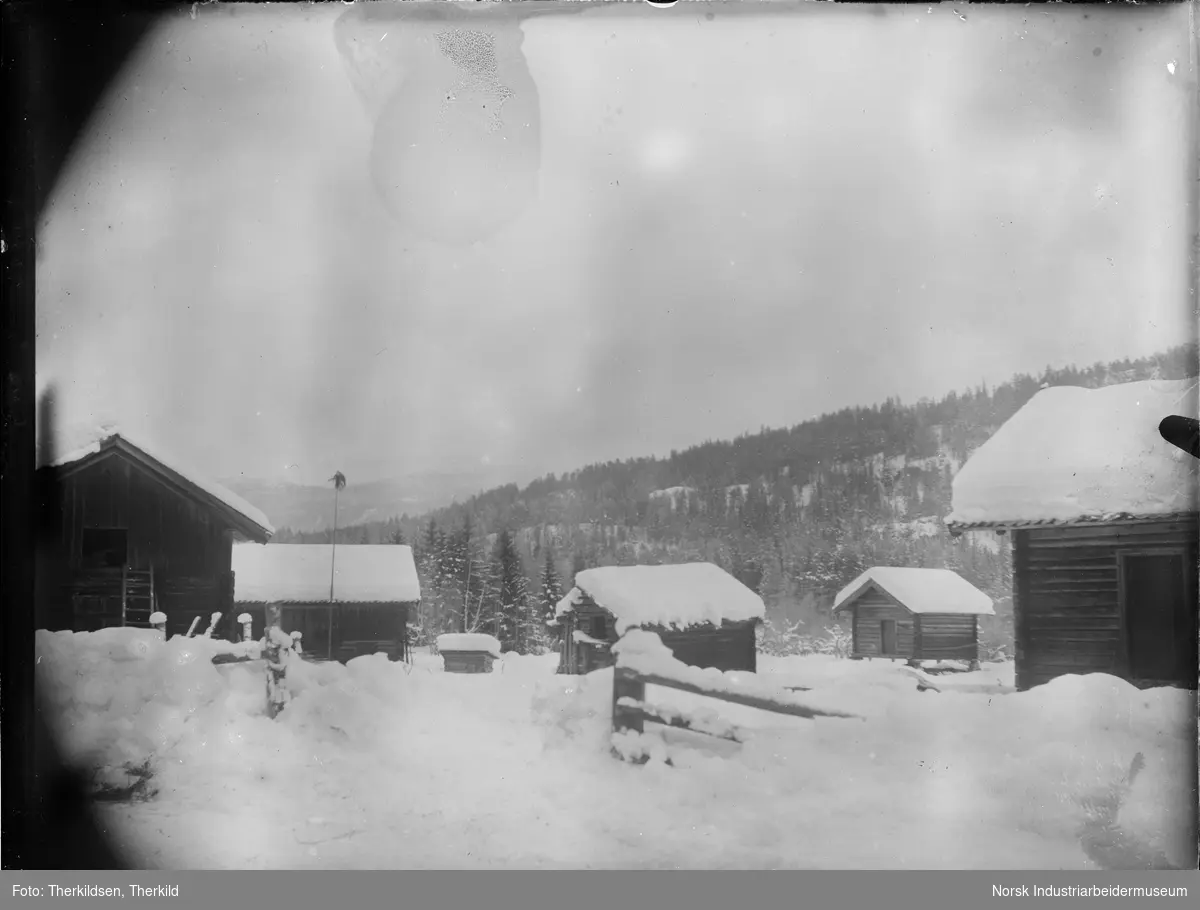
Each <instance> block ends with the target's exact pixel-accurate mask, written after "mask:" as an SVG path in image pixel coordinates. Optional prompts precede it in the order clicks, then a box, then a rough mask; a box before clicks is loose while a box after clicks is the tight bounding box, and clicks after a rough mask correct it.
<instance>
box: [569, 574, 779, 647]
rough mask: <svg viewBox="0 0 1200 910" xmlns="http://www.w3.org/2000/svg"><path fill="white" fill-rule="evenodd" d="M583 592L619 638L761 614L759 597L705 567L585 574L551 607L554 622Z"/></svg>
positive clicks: (740, 584)
mask: <svg viewBox="0 0 1200 910" xmlns="http://www.w3.org/2000/svg"><path fill="white" fill-rule="evenodd" d="M582 592H586V593H587V594H588V596H589V597H591V598H592V600H594V601H595V602H596V603H597V604H599V605H600V606H602V607H603V608H604V609H606V610H607V611H608V612H609V613H611V614H612V615H613V617H614V618H615V619H616V626H617V633H618V634H623V633H624V632H625V630H626V629H631V628H635V627H638V626H662V627H670V626H677V627H679V628H683V627H685V626H691V625H702V624H704V623H712V624H713V625H718V626H719V625H720V624H721V622H722V621H723V620H729V621H730V622H744V621H746V620H749V619H762V618H763V617H764V616H765V615H766V607H765V605H764V604H763V600H762V598H761V597H759V596H758V595H757V594H755V593H754V592H753V591H751V590H750V589H749V588H748V587H746V586H745V585H744V584H742V583H741V582H740V581H738V580H737V579H736V578H734V577H733V576H732V575H730V574H729V573H728V572H726V571H725V570H724V569H722V568H721V567H720V566H715V565H713V564H712V563H708V562H689V563H680V564H676V565H665V566H602V567H599V568H594V569H584V570H583V571H582V572H579V573H577V574H576V576H575V587H574V588H572V589H571V590H570V591H568V592H567V595H566V597H564V598H563V599H562V600H560V601H559V602H558V605H557V606H556V607H555V610H554V616H555V619H557V618H558V617H560V616H562V615H563V614H564V613H566V612H568V611H570V610H573V609H574V608H575V605H576V604H578V603H579V598H580V596H581V593H582Z"/></svg>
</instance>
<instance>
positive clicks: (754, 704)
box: [622, 668, 856, 719]
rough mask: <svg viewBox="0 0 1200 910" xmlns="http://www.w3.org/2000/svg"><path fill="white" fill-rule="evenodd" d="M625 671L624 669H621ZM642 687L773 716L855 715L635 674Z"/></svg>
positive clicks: (665, 677) (656, 676)
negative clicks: (758, 711) (666, 689)
mask: <svg viewBox="0 0 1200 910" xmlns="http://www.w3.org/2000/svg"><path fill="white" fill-rule="evenodd" d="M622 669H626V668H622ZM634 675H635V676H636V677H637V679H639V680H640V681H641V682H642V683H643V684H644V685H650V686H665V687H666V688H668V689H678V690H679V691H680V692H690V693H692V694H693V695H704V696H707V697H708V698H715V699H718V700H720V701H727V702H730V703H731V704H735V705H745V706H746V707H748V708H760V709H762V710H763V711H770V712H772V713H773V714H787V715H789V716H791V717H803V718H809V719H811V718H815V717H854V716H856V715H853V714H846V713H844V712H842V711H826V710H823V709H821V708H810V707H808V706H807V705H787V704H780V703H779V702H777V701H773V700H771V699H770V698H765V697H763V696H759V695H751V694H749V693H742V692H728V691H724V690H720V689H709V688H706V687H705V686H698V685H695V684H694V683H689V682H683V681H682V680H678V679H671V678H670V677H668V676H659V675H658V674H657V673H635V674H634Z"/></svg>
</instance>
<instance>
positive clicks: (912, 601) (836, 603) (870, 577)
mask: <svg viewBox="0 0 1200 910" xmlns="http://www.w3.org/2000/svg"><path fill="white" fill-rule="evenodd" d="M869 590H879V591H882V592H883V593H884V594H885V595H886V596H888V597H890V598H891V599H892V600H895V601H897V602H899V603H900V605H901V606H903V607H904V608H905V609H907V610H908V611H909V612H910V613H920V614H930V613H957V614H967V615H975V616H991V615H993V614H994V613H995V610H994V608H993V605H992V599H991V598H990V597H988V596H987V595H986V594H984V593H983V592H982V591H980V590H979V589H978V588H977V587H975V586H974V585H973V584H971V583H970V582H969V581H967V580H966V579H965V578H963V577H962V576H961V575H959V574H958V573H957V572H952V571H950V570H949V569H918V568H912V567H908V566H875V567H874V568H871V569H867V571H865V572H863V573H862V574H861V575H860V576H858V578H856V579H854V581H852V582H850V584H848V585H846V587H844V588H842V590H840V591H839V592H838V594H837V597H835V598H834V599H833V609H834V610H843V609H846V608H848V607H850V606H852V605H853V604H854V602H855V601H856V600H858V598H859V596H860V595H862V594H864V593H866V592H867V591H869Z"/></svg>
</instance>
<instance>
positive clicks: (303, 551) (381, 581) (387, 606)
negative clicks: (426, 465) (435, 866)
mask: <svg viewBox="0 0 1200 910" xmlns="http://www.w3.org/2000/svg"><path fill="white" fill-rule="evenodd" d="M233 572H234V601H235V605H236V607H237V610H238V611H239V613H240V612H243V611H244V612H245V613H248V614H249V615H250V617H251V635H252V636H253V637H254V638H256V639H257V638H259V637H261V636H262V634H263V624H264V621H265V612H266V605H267V604H268V603H275V604H279V606H280V614H281V615H280V619H281V627H282V629H283V631H285V632H288V633H292V632H300V633H301V634H302V635H303V639H302V640H303V642H304V651H305V654H306V655H308V656H309V657H311V658H314V659H318V660H338V661H341V662H343V663H345V662H346V661H348V660H352V659H353V658H355V657H361V656H362V655H364V654H375V653H378V652H382V653H385V654H387V655H388V658H389V659H391V660H407V659H408V656H409V645H408V623H409V618H410V616H411V615H412V614H413V613H415V611H416V609H417V607H418V605H419V604H420V601H421V584H420V581H419V580H418V578H417V567H416V563H415V562H414V561H413V553H412V548H411V547H407V546H403V545H398V544H361V545H354V544H343V545H341V546H339V547H336V548H334V547H332V546H328V545H325V544H271V545H269V546H265V547H263V546H255V545H253V544H243V545H240V546H237V547H235V548H234V552H233Z"/></svg>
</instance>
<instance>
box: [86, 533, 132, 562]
mask: <svg viewBox="0 0 1200 910" xmlns="http://www.w3.org/2000/svg"><path fill="white" fill-rule="evenodd" d="M80 548H81V552H80V563H81V564H82V565H83V567H84V568H88V569H121V568H124V567H125V566H126V565H127V564H128V562H129V532H128V531H127V530H126V529H125V528H84V529H83V534H82V538H81V541H80Z"/></svg>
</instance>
